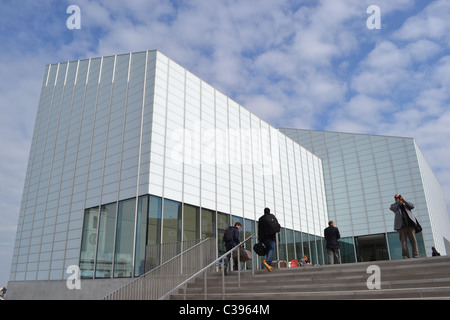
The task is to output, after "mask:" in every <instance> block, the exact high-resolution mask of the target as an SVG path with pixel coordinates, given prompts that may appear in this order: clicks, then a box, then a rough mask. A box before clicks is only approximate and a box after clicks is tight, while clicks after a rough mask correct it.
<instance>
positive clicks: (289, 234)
mask: <svg viewBox="0 0 450 320" xmlns="http://www.w3.org/2000/svg"><path fill="white" fill-rule="evenodd" d="M286 244H287V254H288V259H287V260H288V262H289V261H291V260H294V259H295V246H294V230H290V229H286Z"/></svg>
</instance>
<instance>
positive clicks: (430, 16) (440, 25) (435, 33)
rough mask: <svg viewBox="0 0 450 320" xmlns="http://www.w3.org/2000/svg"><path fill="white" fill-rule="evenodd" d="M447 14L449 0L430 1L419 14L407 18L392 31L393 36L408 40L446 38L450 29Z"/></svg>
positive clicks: (449, 14) (449, 11) (448, 11)
mask: <svg viewBox="0 0 450 320" xmlns="http://www.w3.org/2000/svg"><path fill="white" fill-rule="evenodd" d="M449 16H450V2H449V1H447V0H437V1H432V2H430V4H429V5H428V6H427V7H426V8H425V9H424V10H423V11H422V12H421V13H420V14H418V15H416V16H413V17H411V18H409V19H408V20H407V21H406V22H405V23H404V24H403V26H402V27H401V28H400V29H399V30H398V31H396V32H395V33H394V37H395V38H397V39H401V40H409V41H411V40H419V39H423V38H428V39H446V40H448V39H449V31H450V20H449V19H448V17H449ZM447 45H448V43H447Z"/></svg>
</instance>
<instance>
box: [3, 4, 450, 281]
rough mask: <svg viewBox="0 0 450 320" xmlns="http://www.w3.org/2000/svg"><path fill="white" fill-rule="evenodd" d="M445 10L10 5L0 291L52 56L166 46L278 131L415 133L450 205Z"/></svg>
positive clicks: (449, 26) (449, 29)
mask: <svg viewBox="0 0 450 320" xmlns="http://www.w3.org/2000/svg"><path fill="white" fill-rule="evenodd" d="M69 5H78V6H79V7H80V9H81V29H80V30H69V29H67V27H66V20H67V19H68V17H69V14H67V13H66V9H67V7H68V6H69ZM370 5H377V6H379V8H380V9H381V30H369V29H368V28H367V27H366V20H367V19H368V17H369V14H367V13H366V10H367V7H368V6H370ZM449 16H450V0H434V1H422V0H420V1H419V0H321V1H312V0H307V1H294V0H246V1H242V0H191V1H175V0H173V1H169V0H150V1H149V0H129V1H122V0H107V1H106V0H103V1H101V0H69V1H61V0H47V1H43V0H42V1H37V0H21V1H20V2H19V1H13V0H0V43H1V46H0V112H1V117H0V257H1V259H0V260H1V261H0V264H1V265H0V270H1V272H0V285H3V284H6V282H7V281H8V278H9V269H10V263H11V257H12V252H13V247H14V239H15V232H16V225H17V219H18V214H19V210H20V201H21V195H22V189H23V183H24V179H25V173H26V168H27V162H28V153H29V148H30V144H31V138H32V133H33V128H34V121H35V116H36V112H37V105H38V102H39V94H40V88H41V84H42V78H43V74H44V68H45V65H46V64H49V63H55V62H63V61H68V60H76V59H80V58H88V57H95V56H103V55H112V54H117V53H126V52H135V51H142V50H151V49H159V50H160V51H162V52H163V53H165V54H166V55H168V56H169V57H171V58H172V59H174V60H175V61H177V62H178V63H180V64H181V65H183V66H185V67H186V68H188V69H189V70H190V71H192V72H194V73H195V74H197V75H198V76H199V77H201V78H202V79H205V80H206V81H208V82H209V83H210V84H212V85H213V86H214V87H216V88H218V89H220V90H221V91H222V92H224V93H225V94H226V95H228V96H231V97H232V98H234V100H236V101H237V102H239V103H240V104H241V105H243V106H245V107H247V108H248V109H250V110H251V111H252V112H254V113H255V114H256V115H258V116H260V117H262V118H263V119H264V120H266V121H268V122H269V123H271V124H272V125H274V126H276V127H293V128H305V129H318V130H333V131H344V132H359V133H373V134H382V135H394V136H409V137H414V138H415V139H416V141H417V143H418V145H419V146H420V148H421V149H422V151H423V153H424V154H425V156H426V158H427V159H428V161H429V163H430V165H431V166H432V168H433V169H434V171H435V173H436V174H437V176H438V178H439V180H440V181H441V183H442V185H443V187H444V191H445V194H446V198H447V199H448V201H449V203H450V162H449V161H448V159H449V158H450V157H449V156H450V148H449V147H448V141H450V109H449V106H450V48H449V44H450V41H449V40H450V19H448V17H449Z"/></svg>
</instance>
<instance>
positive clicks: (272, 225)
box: [266, 214, 281, 234]
mask: <svg viewBox="0 0 450 320" xmlns="http://www.w3.org/2000/svg"><path fill="white" fill-rule="evenodd" d="M266 221H267V229H268V230H267V231H269V234H274V233H278V232H280V231H281V226H280V224H279V223H278V220H277V218H276V217H275V216H274V215H273V214H269V215H268V216H267V218H266Z"/></svg>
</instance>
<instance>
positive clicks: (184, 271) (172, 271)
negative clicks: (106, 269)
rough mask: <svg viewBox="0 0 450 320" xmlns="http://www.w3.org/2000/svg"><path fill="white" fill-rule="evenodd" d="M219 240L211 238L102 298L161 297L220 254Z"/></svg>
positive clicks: (132, 298)
mask: <svg viewBox="0 0 450 320" xmlns="http://www.w3.org/2000/svg"><path fill="white" fill-rule="evenodd" d="M216 243H217V241H216V239H215V238H208V239H205V240H202V241H201V242H199V243H198V244H196V245H194V246H192V247H190V248H189V249H187V250H185V251H183V252H181V253H180V254H178V255H177V256H175V257H173V258H171V259H169V260H168V261H166V262H164V263H163V264H161V265H160V266H158V267H156V268H154V269H152V270H150V271H149V272H147V273H145V274H144V275H142V276H140V277H139V278H136V279H134V280H132V281H131V282H129V283H127V284H126V285H125V286H123V287H121V288H119V289H117V290H115V291H113V292H111V293H110V294H108V295H107V296H105V297H103V298H102V300H158V299H159V298H160V297H163V296H165V294H166V293H167V292H172V291H173V290H172V288H174V287H178V286H177V285H178V284H179V283H181V282H183V283H184V282H185V281H184V280H185V279H187V278H191V275H193V274H197V273H198V270H203V269H204V266H205V265H208V263H209V262H210V261H211V260H212V259H214V257H215V256H216Z"/></svg>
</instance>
